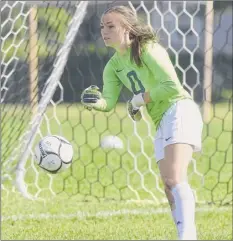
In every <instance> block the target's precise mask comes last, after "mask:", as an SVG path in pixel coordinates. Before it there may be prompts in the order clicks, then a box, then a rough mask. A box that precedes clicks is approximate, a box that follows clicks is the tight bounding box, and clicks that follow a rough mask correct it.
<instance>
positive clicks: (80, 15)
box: [0, 1, 232, 204]
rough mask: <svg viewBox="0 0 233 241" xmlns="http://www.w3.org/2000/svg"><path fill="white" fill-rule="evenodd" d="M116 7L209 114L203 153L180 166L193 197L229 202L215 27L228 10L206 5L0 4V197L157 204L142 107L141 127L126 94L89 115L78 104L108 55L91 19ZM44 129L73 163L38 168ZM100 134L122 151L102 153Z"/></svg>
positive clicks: (224, 103) (227, 95)
mask: <svg viewBox="0 0 233 241" xmlns="http://www.w3.org/2000/svg"><path fill="white" fill-rule="evenodd" d="M103 3H104V4H103ZM118 4H124V5H128V6H130V7H131V8H133V9H135V10H136V11H137V13H138V15H140V16H141V17H142V18H143V19H145V21H147V22H148V23H150V24H151V25H152V27H153V28H154V29H156V30H157V32H158V36H159V40H160V42H161V43H162V44H163V45H164V46H165V47H166V49H167V50H168V52H169V54H170V56H171V59H172V61H173V63H174V66H175V68H176V71H177V73H178V75H179V77H180V81H181V82H182V84H183V85H184V87H185V88H186V89H187V90H188V91H189V92H190V94H191V95H192V96H193V98H194V99H195V101H196V102H197V103H198V104H199V106H200V108H202V106H204V107H205V109H204V111H205V113H208V118H207V119H208V120H207V121H206V123H205V128H204V133H203V152H202V155H195V156H194V158H193V160H192V165H191V167H190V170H189V179H190V183H191V185H192V187H193V190H194V193H195V195H196V200H197V202H199V203H205V204H206V203H217V204H229V203H232V199H231V197H232V172H231V171H232V168H231V167H232V159H231V155H232V154H231V132H232V121H231V117H232V105H231V101H232V91H230V90H229V79H231V78H232V72H231V75H230V74H229V71H230V70H229V69H230V68H231V66H230V65H231V63H230V62H229V61H230V60H229V59H232V56H230V52H229V49H230V41H232V39H231V40H230V37H229V34H228V33H229V32H230V28H232V22H231V24H230V25H229V26H227V24H225V25H224V21H225V20H224V19H225V18H227V16H228V14H229V13H228V11H230V10H228V9H227V7H226V9H214V6H209V7H208V9H210V10H209V11H210V12H207V11H205V10H206V9H207V8H206V2H204V1H191V2H188V1H180V2H179V1H178V2H177V1H176V2H173V1H167V2H166V1H128V2H126V1H102V2H101V1H93V2H92V1H90V2H89V3H88V2H86V1H79V2H77V1H35V2H34V1H28V2H26V1H15V2H11V1H3V2H1V3H0V5H1V19H2V21H1V55H2V59H1V96H0V97H1V164H2V169H1V170H2V171H1V178H2V192H3V200H8V199H9V198H10V197H11V195H12V196H14V195H17V193H21V194H23V196H24V197H27V198H32V199H40V200H49V199H50V198H51V197H54V198H57V197H62V198H67V197H72V198H75V199H76V200H78V201H102V200H114V201H129V200H130V201H132V200H133V201H135V200H137V201H150V202H154V203H157V204H161V203H163V202H165V201H166V199H165V196H164V191H163V186H162V183H161V180H160V177H159V172H158V167H157V164H156V161H155V158H154V151H153V138H154V135H155V130H154V127H153V124H152V123H151V120H150V119H149V117H148V116H147V113H146V111H144V112H143V120H142V121H141V122H140V123H134V122H132V121H131V120H130V119H129V118H128V116H127V112H126V108H125V104H124V103H125V101H126V100H127V99H129V98H130V97H131V95H130V94H129V93H128V92H127V91H126V90H123V93H122V95H121V97H120V99H119V104H118V105H117V106H116V108H115V109H114V111H112V112H110V113H99V112H98V113H97V112H88V111H87V110H85V109H83V107H82V106H81V105H80V94H81V92H82V90H83V89H84V88H85V87H88V86H89V85H90V84H95V85H98V86H100V85H101V81H102V80H101V76H102V71H103V68H104V65H105V64H106V61H107V60H108V59H109V58H110V56H111V51H108V50H107V49H106V48H105V47H104V45H103V42H102V41H101V38H100V35H99V30H98V26H99V20H100V17H101V14H102V12H103V11H104V10H105V9H106V8H108V7H109V6H112V5H118ZM208 14H211V17H210V16H209V15H208ZM230 14H231V16H232V12H231V13H230ZM215 17H216V19H215V21H213V20H214V18H215ZM206 21H208V22H206ZM210 25H211V26H210ZM205 26H207V27H205ZM207 28H208V29H211V30H213V29H214V30H215V31H212V32H211V33H210V32H209V31H205V30H206V29H207ZM208 29H207V30H208ZM221 31H222V32H221ZM214 34H215V35H214ZM219 36H221V37H220V39H218V38H219ZM215 38H216V39H217V40H215ZM205 41H206V42H205ZM216 41H217V42H218V43H219V41H220V42H221V44H222V45H221V46H220V47H219V46H218V48H219V49H220V50H219V51H215V48H213V47H215V44H216ZM231 43H232V42H231ZM231 48H232V46H231ZM217 50H218V49H217ZM206 56H208V59H207V57H206ZM229 56H230V57H229ZM222 58H224V59H225V60H226V62H224V63H223V62H222V61H221V59H222ZM227 61H228V62H227ZM208 63H210V66H206V64H208ZM225 63H226V64H225ZM228 63H229V64H228ZM203 66H204V67H203ZM229 66H230V67H229ZM222 70H223V71H222ZM228 70H229V71H228ZM213 72H214V73H215V74H213ZM215 76H216V77H215ZM203 78H205V79H204V80H203ZM205 96H211V97H208V99H205ZM47 134H57V135H63V136H64V137H66V138H67V139H68V140H69V141H70V142H71V143H72V145H73V147H74V151H75V156H74V160H73V164H72V166H71V168H69V169H68V170H66V171H65V172H63V173H59V174H56V175H52V174H48V173H45V171H43V170H42V169H40V168H39V167H38V166H37V165H36V163H35V162H34V153H33V147H34V145H35V143H36V142H37V141H38V140H39V139H40V138H41V137H42V136H45V135H47ZM108 134H112V135H117V136H119V137H120V138H121V139H122V140H123V142H124V149H123V150H108V151H106V150H103V149H101V148H100V145H99V143H100V139H101V138H102V137H103V136H105V135H108ZM16 187H17V188H16ZM4 198H6V199H4Z"/></svg>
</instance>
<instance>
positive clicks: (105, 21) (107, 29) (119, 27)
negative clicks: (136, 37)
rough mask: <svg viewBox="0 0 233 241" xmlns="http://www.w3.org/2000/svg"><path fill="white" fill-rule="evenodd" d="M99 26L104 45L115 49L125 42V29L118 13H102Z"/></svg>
mask: <svg viewBox="0 0 233 241" xmlns="http://www.w3.org/2000/svg"><path fill="white" fill-rule="evenodd" d="M100 28H101V35H102V38H103V40H104V43H105V45H106V46H108V47H112V48H116V49H117V48H119V47H120V46H121V45H123V44H124V43H125V33H126V29H125V28H124V27H123V24H122V20H121V15H120V14H117V13H107V14H104V15H103V16H102V19H101V23H100Z"/></svg>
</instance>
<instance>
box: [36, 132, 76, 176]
mask: <svg viewBox="0 0 233 241" xmlns="http://www.w3.org/2000/svg"><path fill="white" fill-rule="evenodd" d="M72 158H73V147H72V145H71V144H70V142H69V141H67V140H66V139H65V138H64V137H61V136H56V135H51V136H45V137H44V138H42V139H41V140H40V142H39V143H38V144H37V145H36V147H35V161H36V163H37V164H38V165H39V166H40V167H41V168H42V169H44V170H46V171H48V172H50V173H53V174H55V173H57V172H61V171H63V170H65V169H67V168H69V167H70V165H71V163H72Z"/></svg>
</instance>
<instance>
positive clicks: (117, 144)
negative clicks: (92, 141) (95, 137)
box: [100, 136, 124, 149]
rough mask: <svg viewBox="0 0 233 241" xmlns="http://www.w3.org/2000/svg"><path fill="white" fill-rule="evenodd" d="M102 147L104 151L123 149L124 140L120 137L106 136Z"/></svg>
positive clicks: (101, 143) (102, 141)
mask: <svg viewBox="0 0 233 241" xmlns="http://www.w3.org/2000/svg"><path fill="white" fill-rule="evenodd" d="M100 145H101V147H102V148H104V149H107V148H113V149H122V148H123V146H124V145H123V142H122V140H121V139H120V138H119V137H118V136H105V137H103V138H102V140H101V142H100Z"/></svg>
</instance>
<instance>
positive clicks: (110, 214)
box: [1, 207, 232, 221]
mask: <svg viewBox="0 0 233 241" xmlns="http://www.w3.org/2000/svg"><path fill="white" fill-rule="evenodd" d="M231 209H232V207H219V208H216V207H215V208H212V207H210V208H207V207H206V208H197V209H196V212H211V211H214V212H222V211H231ZM160 213H170V209H169V208H159V209H120V210H117V211H113V210H106V211H99V212H97V213H89V212H82V211H78V212H76V213H70V214H51V213H39V214H27V215H21V214H20V215H11V216H2V217H1V221H8V220H10V221H18V220H23V221H24V220H30V219H34V220H39V219H41V220H43V219H72V218H78V219H85V218H87V217H93V218H108V217H113V216H121V215H156V214H160Z"/></svg>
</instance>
